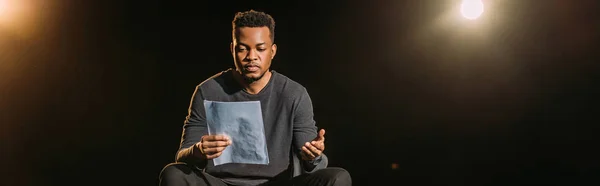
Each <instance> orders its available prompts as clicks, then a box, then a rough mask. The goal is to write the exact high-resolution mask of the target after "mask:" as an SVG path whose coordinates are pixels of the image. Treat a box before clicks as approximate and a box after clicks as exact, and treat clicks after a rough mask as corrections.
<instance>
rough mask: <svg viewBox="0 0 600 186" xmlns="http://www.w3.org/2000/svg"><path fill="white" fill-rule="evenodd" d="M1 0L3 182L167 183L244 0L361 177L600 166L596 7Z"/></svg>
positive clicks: (222, 62) (559, 0) (422, 180)
mask: <svg viewBox="0 0 600 186" xmlns="http://www.w3.org/2000/svg"><path fill="white" fill-rule="evenodd" d="M6 2H13V4H12V5H15V4H18V3H14V2H19V3H21V4H20V5H23V6H22V7H21V9H22V10H24V11H21V12H17V13H14V14H15V15H19V16H13V17H12V18H11V17H9V16H7V15H8V14H0V16H5V17H3V18H2V17H0V18H2V19H0V20H2V21H4V22H0V26H1V27H0V109H1V110H0V134H1V135H0V139H1V142H0V145H1V147H2V151H1V154H0V155H1V157H2V161H1V163H2V169H1V170H2V174H1V175H2V185H66V184H85V185H107V184H112V185H156V184H157V178H158V174H159V172H160V170H161V169H162V167H163V166H164V165H166V164H168V163H170V162H172V161H173V160H174V157H175V152H176V150H177V148H178V145H179V140H180V139H179V138H180V136H181V127H182V124H183V121H184V119H185V116H186V114H187V107H188V104H189V101H190V98H191V95H192V93H193V91H194V88H195V86H196V85H197V84H198V83H200V82H202V81H203V80H204V79H206V78H208V77H210V76H212V75H213V74H215V73H217V72H219V71H221V70H225V69H226V68H230V67H232V66H233V62H232V61H231V56H230V53H229V48H228V47H229V42H230V41H231V20H232V19H233V15H234V14H235V13H236V12H238V11H244V10H249V9H256V10H262V11H266V12H268V13H270V14H272V15H273V16H274V18H275V20H276V22H277V27H276V43H277V44H278V47H279V50H278V53H277V56H276V57H275V60H274V62H273V66H272V69H275V70H277V71H278V72H280V73H283V74H285V75H287V76H288V77H290V78H292V79H294V80H296V81H298V82H300V83H301V84H303V85H304V86H305V87H306V88H307V89H308V92H309V93H310V95H311V97H312V99H313V103H314V110H315V120H316V121H317V124H318V126H319V127H321V128H325V129H327V134H326V137H327V150H326V153H327V154H328V156H329V157H330V166H339V167H343V168H346V169H347V170H348V171H349V172H350V173H351V174H352V177H353V181H354V183H355V185H374V184H369V183H371V182H377V183H383V182H387V181H389V182H391V183H394V185H537V184H539V185H583V184H584V183H588V182H592V181H594V180H596V179H595V178H596V177H597V176H598V174H599V173H600V169H599V167H600V162H599V160H598V158H597V157H598V156H599V155H600V154H599V153H598V152H597V150H595V149H596V146H597V142H598V137H597V135H596V131H598V129H599V127H598V119H597V118H596V117H595V115H596V114H598V113H599V112H598V106H599V105H598V93H599V90H598V85H599V83H598V73H597V72H598V65H597V61H598V54H597V53H598V52H597V51H598V42H599V41H600V40H599V35H600V34H599V33H600V32H599V31H600V30H599V25H600V24H599V21H598V18H599V17H598V13H597V12H598V7H600V4H599V3H597V2H595V1H591V0H590V1H586V0H583V1H569V0H548V1H534V0H531V1H484V3H489V4H486V12H485V13H484V14H483V16H482V17H481V18H480V19H478V20H476V21H466V20H464V19H461V18H460V17H459V14H458V13H457V12H456V10H455V9H456V7H457V6H458V4H459V1H458V0H453V1H452V0H450V1H434V0H431V1H417V0H414V1H339V2H330V1H327V2H324V1H287V2H280V1H274V2H253V1H240V2H237V1H227V2H225V1H223V2H217V3H216V4H209V2H204V1H188V0H180V1H168V2H158V1H152V0H150V1H139V2H126V1H96V2H91V1H90V2H88V1H85V2H84V1H67V0H57V1H51V2H49V1H41V0H25V1H6ZM213 3H214V2H213ZM5 4H7V3H5ZM8 4H10V3H8ZM15 6H16V5H15ZM23 7H24V8H23ZM6 8H10V7H6ZM453 8H454V9H453ZM10 19H15V20H17V19H18V21H13V22H10V21H6V20H10Z"/></svg>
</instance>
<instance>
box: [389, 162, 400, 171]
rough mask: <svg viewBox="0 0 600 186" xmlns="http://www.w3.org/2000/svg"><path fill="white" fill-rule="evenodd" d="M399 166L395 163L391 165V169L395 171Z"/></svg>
mask: <svg viewBox="0 0 600 186" xmlns="http://www.w3.org/2000/svg"><path fill="white" fill-rule="evenodd" d="M398 167H399V165H398V164H397V163H392V165H391V168H392V170H396V169H398Z"/></svg>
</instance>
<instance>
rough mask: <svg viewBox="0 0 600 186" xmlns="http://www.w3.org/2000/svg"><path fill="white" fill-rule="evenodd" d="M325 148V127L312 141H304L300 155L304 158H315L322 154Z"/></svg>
mask: <svg viewBox="0 0 600 186" xmlns="http://www.w3.org/2000/svg"><path fill="white" fill-rule="evenodd" d="M324 150H325V129H321V130H319V134H318V135H317V137H316V138H315V139H313V140H312V141H311V142H310V143H309V142H306V143H304V146H302V152H301V153H300V155H301V156H302V159H303V160H314V159H315V158H317V157H319V156H321V153H323V151H324Z"/></svg>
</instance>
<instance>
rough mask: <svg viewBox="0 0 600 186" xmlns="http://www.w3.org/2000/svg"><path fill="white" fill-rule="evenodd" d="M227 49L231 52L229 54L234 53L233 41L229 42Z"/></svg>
mask: <svg viewBox="0 0 600 186" xmlns="http://www.w3.org/2000/svg"><path fill="white" fill-rule="evenodd" d="M229 51H230V52H231V55H235V50H234V49H233V42H231V43H229Z"/></svg>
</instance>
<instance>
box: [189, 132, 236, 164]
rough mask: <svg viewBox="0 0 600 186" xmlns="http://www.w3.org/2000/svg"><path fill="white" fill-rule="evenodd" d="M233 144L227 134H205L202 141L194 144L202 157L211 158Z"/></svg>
mask: <svg viewBox="0 0 600 186" xmlns="http://www.w3.org/2000/svg"><path fill="white" fill-rule="evenodd" d="M229 145H231V139H229V137H227V136H225V135H204V136H202V139H201V140H200V142H198V143H196V144H194V147H195V148H196V150H197V152H200V153H197V154H199V155H200V157H201V158H203V159H207V160H211V159H214V158H217V157H219V156H221V153H223V150H225V148H226V147H227V146H229Z"/></svg>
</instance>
